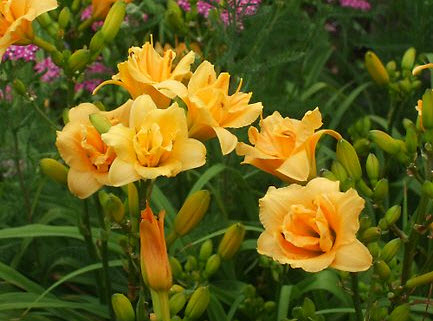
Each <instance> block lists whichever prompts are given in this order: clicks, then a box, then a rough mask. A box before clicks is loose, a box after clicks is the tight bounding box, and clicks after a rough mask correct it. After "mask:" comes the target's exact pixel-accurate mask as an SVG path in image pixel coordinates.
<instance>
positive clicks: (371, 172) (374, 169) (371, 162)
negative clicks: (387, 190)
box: [365, 154, 380, 185]
mask: <svg viewBox="0 0 433 321" xmlns="http://www.w3.org/2000/svg"><path fill="white" fill-rule="evenodd" d="M365 169H366V171H367V176H368V178H369V179H370V183H371V184H372V185H376V183H377V180H378V178H379V173H380V164H379V160H378V159H377V157H376V155H374V154H369V155H368V157H367V161H366V164H365Z"/></svg>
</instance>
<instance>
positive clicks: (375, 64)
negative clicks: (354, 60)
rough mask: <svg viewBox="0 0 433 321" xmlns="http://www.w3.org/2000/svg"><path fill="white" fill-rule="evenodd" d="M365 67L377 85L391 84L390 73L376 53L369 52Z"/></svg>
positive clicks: (366, 56)
mask: <svg viewBox="0 0 433 321" xmlns="http://www.w3.org/2000/svg"><path fill="white" fill-rule="evenodd" d="M365 67H366V68H367V71H368V73H369V74H370V76H371V78H373V80H374V82H375V83H376V84H378V85H379V86H383V85H386V84H388V83H389V75H388V72H387V71H386V69H385V67H384V66H383V64H382V61H380V59H379V58H378V57H377V56H376V54H375V53H374V52H372V51H367V53H366V54H365Z"/></svg>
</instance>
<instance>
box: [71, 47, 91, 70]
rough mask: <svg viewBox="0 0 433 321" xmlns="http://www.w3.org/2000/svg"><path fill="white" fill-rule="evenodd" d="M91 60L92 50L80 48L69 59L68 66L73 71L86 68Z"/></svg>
mask: <svg viewBox="0 0 433 321" xmlns="http://www.w3.org/2000/svg"><path fill="white" fill-rule="evenodd" d="M89 61H90V50H88V49H78V50H77V51H75V52H74V53H73V54H72V55H71V56H70V57H69V59H68V68H69V69H70V70H71V72H75V71H79V70H82V69H84V67H86V66H87V64H88V63H89Z"/></svg>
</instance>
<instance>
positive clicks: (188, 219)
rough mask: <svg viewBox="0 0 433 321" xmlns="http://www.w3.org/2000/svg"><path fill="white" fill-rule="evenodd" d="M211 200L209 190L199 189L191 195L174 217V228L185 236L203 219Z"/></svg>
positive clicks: (178, 233) (177, 232)
mask: <svg viewBox="0 0 433 321" xmlns="http://www.w3.org/2000/svg"><path fill="white" fill-rule="evenodd" d="M209 202H210V193H209V191H206V190H202V191H197V192H195V193H194V194H192V195H191V196H189V197H188V198H187V199H186V201H185V203H184V204H183V205H182V208H181V209H180V210H179V213H177V215H176V217H175V219H174V230H175V232H176V234H177V235H179V236H183V235H185V234H187V233H188V232H189V231H191V230H192V229H193V228H194V227H196V226H197V224H198V223H200V221H201V220H202V219H203V216H204V214H205V213H206V211H207V209H208V207H209Z"/></svg>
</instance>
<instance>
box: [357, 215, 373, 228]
mask: <svg viewBox="0 0 433 321" xmlns="http://www.w3.org/2000/svg"><path fill="white" fill-rule="evenodd" d="M371 224H372V222H371V219H370V218H369V217H368V216H362V217H361V218H360V219H359V231H365V230H366V229H368V228H369V227H371Z"/></svg>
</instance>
